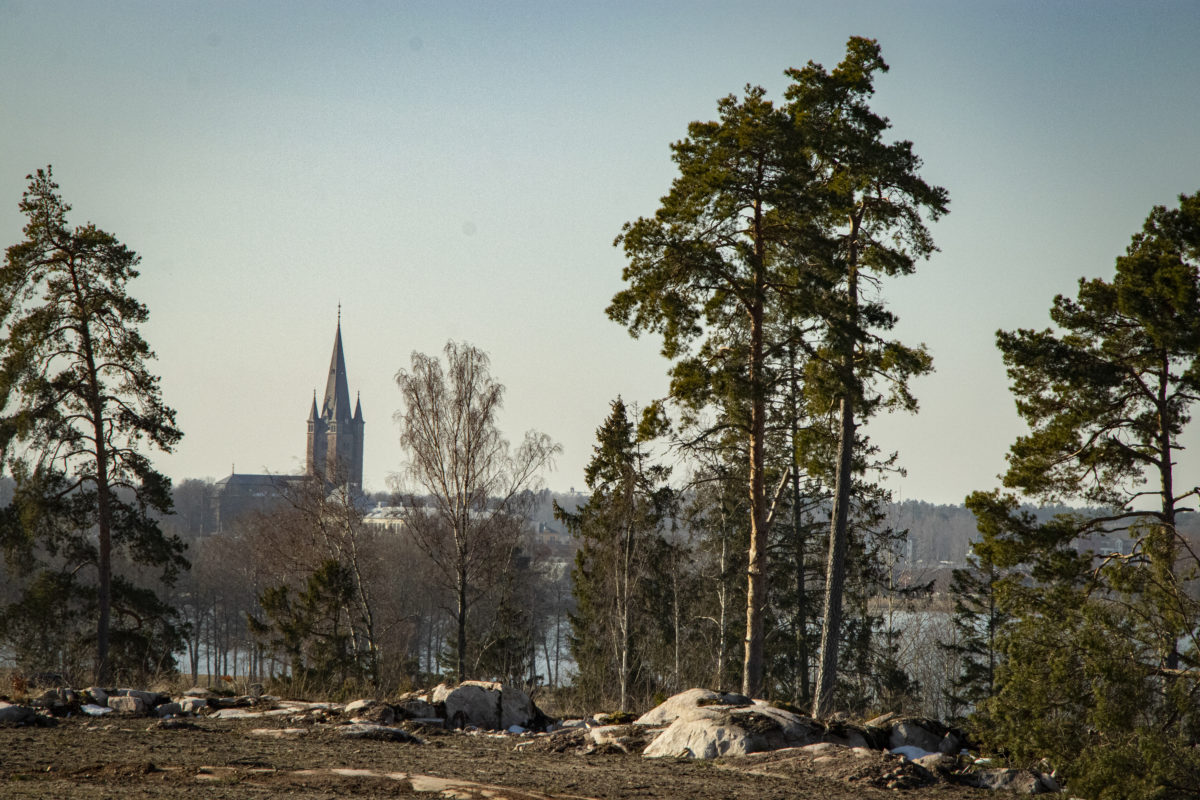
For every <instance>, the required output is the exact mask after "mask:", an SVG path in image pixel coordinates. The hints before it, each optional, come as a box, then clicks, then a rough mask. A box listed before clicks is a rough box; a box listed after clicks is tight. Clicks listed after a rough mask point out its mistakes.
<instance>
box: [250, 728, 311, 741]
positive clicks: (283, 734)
mask: <svg viewBox="0 0 1200 800" xmlns="http://www.w3.org/2000/svg"><path fill="white" fill-rule="evenodd" d="M308 731H309V729H308V728H253V729H251V730H248V731H246V734H247V735H249V736H262V737H265V738H268V739H297V738H299V737H301V736H304V735H305V734H307V733H308Z"/></svg>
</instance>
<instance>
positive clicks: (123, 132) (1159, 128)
mask: <svg viewBox="0 0 1200 800" xmlns="http://www.w3.org/2000/svg"><path fill="white" fill-rule="evenodd" d="M855 35H857V36H868V37H872V38H876V39H878V40H879V43H880V45H881V47H882V51H883V56H884V59H885V60H886V61H887V62H888V64H889V65H890V67H891V70H890V72H889V73H888V74H886V75H882V76H880V77H879V78H878V79H877V81H876V95H875V98H874V100H873V102H872V107H873V108H874V109H875V110H876V111H877V112H879V113H882V114H884V115H886V116H887V117H888V118H889V119H890V120H891V122H892V125H893V127H892V130H891V131H890V132H889V136H890V138H894V139H908V140H911V141H912V142H913V143H914V149H915V151H916V152H917V153H918V154H919V155H920V156H921V157H922V158H923V160H924V166H923V168H922V173H921V174H922V176H923V177H924V178H925V179H926V180H927V181H929V182H931V183H934V184H937V185H941V186H944V187H945V188H946V189H947V190H948V191H949V193H950V198H951V201H950V209H951V213H950V214H949V215H948V216H946V217H945V218H943V219H942V220H941V221H939V222H938V223H936V224H935V225H934V226H933V227H932V231H933V235H934V238H935V240H936V242H937V244H938V246H939V247H940V252H938V253H936V254H935V255H934V256H933V257H932V258H930V259H929V260H928V261H927V262H923V263H921V264H919V265H918V269H917V272H916V274H915V275H912V276H909V277H906V278H903V279H901V280H897V281H895V282H893V283H889V284H888V285H886V286H884V287H883V292H884V294H885V296H886V297H887V299H888V302H889V304H890V308H891V309H892V310H893V311H894V312H895V313H896V314H897V315H898V316H899V317H900V324H899V326H898V327H897V329H896V336H897V338H899V339H901V340H902V341H905V342H906V343H910V344H915V343H922V342H923V343H924V344H925V345H926V346H927V347H928V348H929V350H930V352H931V353H932V355H933V357H934V365H935V369H936V372H935V373H934V374H932V375H930V376H927V377H923V378H921V379H919V380H917V381H916V382H915V383H914V384H913V390H914V392H915V393H916V395H917V397H918V399H919V400H920V403H921V409H920V412H919V413H918V414H916V415H912V416H910V415H902V414H901V415H894V416H887V417H882V418H878V419H876V420H873V421H872V422H871V423H870V425H869V427H868V433H869V434H870V435H871V436H872V438H873V440H874V441H875V442H876V443H877V444H879V445H880V446H881V447H883V448H884V449H885V450H888V451H892V450H895V451H898V452H899V453H900V463H901V464H902V465H903V466H904V467H905V468H906V470H907V474H906V476H904V477H899V476H893V478H891V479H890V480H889V485H890V486H891V487H892V488H893V489H894V491H895V493H896V495H897V496H898V497H899V498H901V499H905V500H908V499H917V500H925V501H928V502H933V503H958V502H961V500H962V499H963V497H964V496H965V495H966V494H967V493H969V492H970V491H972V490H975V489H981V488H991V487H993V486H995V485H997V478H996V476H997V474H998V473H1000V472H1002V471H1003V470H1004V454H1005V452H1006V451H1007V449H1008V447H1009V445H1010V444H1011V443H1012V441H1013V439H1014V438H1015V437H1016V436H1017V435H1019V434H1020V433H1021V432H1022V430H1023V428H1022V425H1021V423H1020V420H1019V419H1018V417H1017V415H1016V412H1015V409H1014V406H1013V401H1012V397H1011V395H1010V394H1009V392H1008V388H1007V382H1006V378H1005V375H1004V368H1003V364H1002V362H1001V360H1000V357H999V354H998V352H997V351H996V349H995V345H994V337H995V332H996V330H997V329H1000V328H1004V329H1013V328H1018V327H1043V326H1045V325H1046V324H1048V315H1047V312H1048V309H1049V308H1050V304H1051V302H1052V300H1053V298H1054V296H1055V295H1056V294H1060V293H1065V294H1072V293H1073V292H1074V291H1075V288H1076V283H1077V281H1078V279H1079V278H1081V277H1111V275H1112V272H1113V265H1114V259H1115V258H1116V257H1117V256H1118V255H1120V254H1121V253H1123V252H1124V249H1125V247H1126V246H1127V245H1128V243H1129V238H1130V236H1131V235H1132V234H1134V233H1135V232H1136V231H1137V230H1138V229H1139V228H1140V227H1141V224H1142V222H1143V220H1144V219H1145V217H1146V215H1147V214H1148V213H1149V211H1150V209H1151V208H1152V207H1153V206H1154V205H1159V204H1161V205H1172V204H1174V203H1175V202H1176V199H1177V197H1178V195H1179V194H1181V193H1188V194H1191V193H1194V192H1196V191H1197V190H1200V136H1198V135H1197V133H1198V131H1200V47H1198V46H1197V42H1200V3H1196V2H1192V1H1191V0H1188V1H1187V2H1155V0H1147V2H1139V3H1105V2H1058V3H1046V2H1043V1H1042V0H1029V1H1028V2H1026V1H1024V0H1005V1H1004V2H962V0H947V1H946V2H923V1H921V0H911V2H890V1H889V2H853V1H851V2H837V3H834V2H822V3H818V2H800V1H798V0H789V1H787V2H753V1H751V2H739V3H736V4H735V3H728V2H720V3H717V2H699V3H674V2H637V3H626V2H607V3H564V2H508V3H499V2H474V3H466V2H355V1H354V0H347V1H346V2H339V3H328V2H267V1H265V0H262V1H257V2H250V1H249V0H247V1H246V2H203V3H199V2H176V1H174V0H163V1H157V2H151V1H150V0H146V1H145V2H136V1H132V0H131V1H129V2H104V0H91V1H89V2H78V1H76V2H54V1H53V0H0V76H2V77H0V245H4V246H7V245H8V244H12V243H16V242H17V241H19V240H20V239H21V228H22V225H23V219H22V217H21V215H20V214H19V213H18V210H17V203H18V201H19V199H20V195H21V192H22V190H23V189H24V187H25V184H26V181H25V176H26V175H27V174H28V173H30V172H32V171H33V170H35V169H37V168H38V167H42V166H45V165H47V164H53V167H54V175H55V178H56V180H57V181H58V183H59V184H60V185H61V191H62V194H63V196H64V198H65V199H66V201H67V202H68V203H70V204H71V205H72V206H73V212H72V215H71V218H70V219H71V221H72V222H73V223H77V224H81V223H84V222H87V221H91V222H94V223H96V224H97V225H98V226H99V227H101V228H103V229H105V230H107V231H109V232H111V233H113V234H115V235H116V236H117V237H118V238H119V239H120V240H121V241H122V242H123V243H125V244H126V245H128V246H129V247H131V248H132V249H134V250H135V251H137V252H138V253H139V254H140V255H141V258H142V263H141V266H140V270H141V275H140V277H139V278H138V279H137V280H136V281H134V282H133V283H132V284H131V286H130V291H131V293H132V294H133V295H134V296H135V297H137V298H138V299H139V300H141V301H142V302H144V303H145V304H146V305H147V306H148V307H149V308H150V320H149V322H148V323H147V324H146V325H145V326H144V328H143V334H144V336H145V338H146V339H147V340H148V341H149V343H150V345H151V347H152V348H153V349H154V350H155V351H156V353H157V360H156V361H155V362H154V364H153V369H155V370H156V371H157V372H158V374H159V375H160V376H161V378H162V392H163V396H164V399H165V400H166V402H167V403H168V405H170V406H172V407H173V408H175V409H176V412H177V421H178V424H179V426H180V428H181V429H182V430H183V431H184V434H185V435H184V439H183V440H182V442H181V443H180V444H179V445H178V447H177V448H176V450H175V452H173V453H171V454H158V455H155V456H154V463H155V464H156V465H157V466H158V467H159V469H160V470H162V471H164V472H166V473H167V474H168V475H170V476H171V477H172V478H174V479H175V480H177V481H178V480H181V479H184V478H204V477H209V478H221V477H224V476H225V475H227V474H229V472H230V471H231V469H236V470H237V471H239V472H260V471H271V472H276V473H293V472H297V471H301V470H303V467H304V445H305V431H306V421H305V420H306V417H307V413H308V410H309V407H310V403H311V400H312V394H313V391H314V390H322V391H323V387H324V383H325V375H326V370H327V369H328V364H329V357H330V351H331V347H332V343H333V336H334V331H335V327H336V325H337V318H338V308H339V304H340V308H341V324H342V335H343V341H344V344H345V353H346V362H347V370H348V373H349V378H350V389H351V392H358V393H360V394H361V401H362V407H363V413H364V416H365V418H366V447H365V450H366V455H365V467H364V482H365V484H366V488H368V489H370V490H383V489H386V488H387V487H388V480H389V476H391V475H394V474H395V473H397V472H398V471H399V470H400V469H401V468H402V466H403V463H404V454H403V453H402V451H401V449H400V447H399V444H398V432H397V431H398V429H397V427H396V424H395V423H394V421H393V418H392V417H393V414H394V413H395V412H396V410H397V409H398V408H399V405H400V400H399V393H398V391H397V389H396V386H395V381H394V376H395V373H396V371H397V370H399V369H401V368H405V367H407V366H408V365H409V364H410V356H411V354H412V352H413V351H419V352H423V353H434V352H439V351H440V350H441V348H442V347H443V345H444V344H445V342H446V341H447V340H448V339H454V340H457V341H467V342H470V343H472V344H474V345H476V346H478V347H480V348H482V349H484V350H486V351H487V352H488V353H490V355H491V359H492V361H491V364H492V372H493V374H494V375H495V376H496V377H497V378H498V379H499V380H500V381H501V382H502V383H503V384H504V385H505V386H506V387H507V392H506V396H505V408H504V411H503V413H502V415H501V417H500V425H501V427H502V428H503V429H504V431H505V432H506V434H507V435H508V436H509V438H510V439H511V440H513V441H514V442H515V441H518V440H519V439H520V438H521V436H522V435H523V433H524V432H525V431H526V430H529V429H536V430H539V431H543V432H545V433H547V434H549V435H550V436H551V437H553V438H554V439H555V440H557V441H558V442H560V443H561V444H562V446H563V452H562V455H561V457H560V458H559V459H558V463H557V469H556V470H555V471H553V472H550V473H548V474H546V475H545V478H544V480H545V484H546V485H547V486H549V487H551V488H553V489H556V490H567V489H570V488H576V489H582V488H583V468H584V465H585V464H586V463H587V461H588V459H589V457H590V455H591V451H592V444H593V442H594V440H595V431H596V428H597V427H598V426H599V425H600V424H601V422H602V421H603V419H604V417H605V416H606V414H607V412H608V406H609V402H610V401H611V400H612V399H613V398H615V397H616V396H617V395H621V396H622V397H623V398H624V399H625V400H626V401H627V402H631V403H639V404H644V403H646V402H648V401H650V400H652V399H654V398H657V397H661V396H663V395H664V394H665V392H666V385H667V379H666V370H667V367H668V364H667V362H666V361H665V360H664V359H663V358H662V357H661V355H660V354H659V352H658V351H659V345H660V342H659V341H658V340H656V339H655V338H654V337H643V338H641V339H633V338H631V337H630V336H629V334H628V333H627V332H626V330H625V329H624V328H622V327H621V326H619V325H617V324H616V323H614V322H612V321H610V320H609V319H608V318H607V317H606V315H605V312H604V309H605V307H606V306H607V305H608V303H609V301H610V300H611V298H612V296H613V294H614V293H616V292H617V291H619V290H620V289H621V288H623V284H622V281H621V269H622V267H623V266H624V260H623V256H622V253H621V251H620V250H618V249H616V248H614V247H613V246H612V241H613V238H614V237H615V236H616V235H617V233H619V231H620V228H621V225H622V224H623V223H624V222H626V221H629V220H633V219H636V218H637V217H639V216H643V215H650V214H652V213H653V212H654V210H655V209H656V208H657V206H658V201H659V198H660V197H661V196H662V195H664V194H665V193H666V192H667V191H668V189H669V187H670V182H671V180H672V178H673V177H674V175H675V171H674V167H673V164H672V162H671V160H670V149H669V145H670V143H671V142H673V141H676V140H678V139H680V138H682V137H683V136H684V134H685V132H686V126H687V124H688V122H690V121H692V120H707V119H712V118H714V117H715V109H716V102H717V100H718V98H721V97H723V96H725V95H728V94H731V93H739V92H741V91H742V90H743V88H744V87H745V86H746V85H747V84H754V85H761V86H763V87H765V88H766V89H767V91H768V93H769V94H770V95H771V96H772V97H774V98H777V99H778V98H780V97H781V95H782V92H783V90H784V88H785V87H786V85H787V81H786V79H785V78H784V76H783V71H784V70H785V69H786V68H788V67H792V66H803V65H804V64H805V63H806V62H808V61H810V60H813V61H816V62H818V63H822V64H824V65H825V66H827V67H830V68H832V67H833V66H835V65H836V64H837V62H838V61H840V60H841V58H842V56H843V54H844V52H845V43H846V40H847V39H848V38H849V37H850V36H855ZM1191 441H1195V442H1196V449H1197V450H1200V439H1197V437H1192V439H1191ZM1185 466H1188V464H1185ZM1189 480H1195V481H1196V482H1197V483H1200V479H1197V478H1193V477H1191V475H1188V476H1186V477H1184V478H1183V481H1184V482H1185V483H1186V482H1187V481H1189ZM1188 485H1191V484H1190V483H1189V484H1188Z"/></svg>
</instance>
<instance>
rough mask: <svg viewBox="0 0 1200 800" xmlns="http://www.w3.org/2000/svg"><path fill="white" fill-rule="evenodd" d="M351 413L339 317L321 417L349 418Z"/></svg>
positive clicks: (332, 418) (331, 418) (333, 418)
mask: <svg viewBox="0 0 1200 800" xmlns="http://www.w3.org/2000/svg"><path fill="white" fill-rule="evenodd" d="M339 317H340V314H339ZM350 415H351V411H350V383H349V381H348V380H347V379H346V357H345V355H343V354H342V321H341V319H340V318H339V319H338V326H337V335H336V336H335V337H334V340H333V356H332V357H331V358H330V359H329V379H328V380H327V381H326V382H325V402H324V403H322V404H321V417H322V418H323V419H330V420H348V419H350Z"/></svg>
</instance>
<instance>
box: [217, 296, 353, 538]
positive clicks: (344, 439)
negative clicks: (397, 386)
mask: <svg viewBox="0 0 1200 800" xmlns="http://www.w3.org/2000/svg"><path fill="white" fill-rule="evenodd" d="M364 426H365V423H364V420H363V414H362V403H361V402H360V401H359V400H358V398H355V403H354V410H353V412H351V410H350V382H349V380H348V378H347V377H346V356H345V353H344V352H343V350H342V318H341V312H340V311H339V312H338V324H337V332H336V333H335V335H334V338H333V355H332V357H331V358H330V359H329V375H328V377H327V378H326V380H325V397H324V399H323V400H322V401H321V404H320V406H318V405H317V394H316V391H315V390H314V391H313V400H312V407H311V409H310V410H309V412H308V443H307V447H306V448H305V469H304V474H303V475H269V474H267V475H251V474H247V473H239V472H234V473H232V474H230V475H229V476H228V477H226V478H222V479H221V480H219V481H217V482H216V484H214V486H213V489H214V491H213V523H214V525H215V528H216V530H218V531H220V530H224V529H226V528H228V527H229V526H230V525H231V524H232V523H233V521H234V520H235V519H236V518H237V517H239V516H241V515H242V514H246V513H248V512H251V511H270V510H271V509H273V508H276V507H277V506H278V505H279V503H280V502H281V501H282V500H283V498H284V497H285V496H286V493H287V491H288V489H289V487H293V488H296V487H298V485H299V484H301V483H303V482H304V481H306V480H310V479H312V478H315V477H320V478H323V479H324V480H325V482H326V483H327V484H328V485H330V486H334V485H345V484H349V486H350V490H351V492H353V493H355V494H361V492H362V476H363V428H364Z"/></svg>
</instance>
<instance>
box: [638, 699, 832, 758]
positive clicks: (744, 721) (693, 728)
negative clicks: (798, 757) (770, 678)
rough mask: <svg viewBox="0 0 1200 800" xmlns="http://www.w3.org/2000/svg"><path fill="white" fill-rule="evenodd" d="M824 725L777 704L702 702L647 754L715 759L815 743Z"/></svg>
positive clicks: (647, 755)
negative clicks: (716, 704)
mask: <svg viewBox="0 0 1200 800" xmlns="http://www.w3.org/2000/svg"><path fill="white" fill-rule="evenodd" d="M822 732H823V729H822V728H821V727H820V726H819V725H817V724H816V723H814V722H813V721H812V720H810V719H807V718H805V717H801V716H798V715H796V714H793V713H791V712H789V711H784V710H783V709H780V708H774V707H773V706H751V707H749V708H736V707H735V708H730V707H727V706H725V707H723V706H701V707H699V708H693V709H692V710H691V711H689V712H687V713H686V714H683V715H681V716H679V717H677V718H676V719H675V721H674V722H672V723H671V725H670V726H669V727H668V728H667V729H666V730H664V731H663V732H662V733H660V734H659V735H658V736H657V737H656V738H655V739H654V741H653V742H651V743H650V745H649V746H648V747H647V748H646V750H645V752H644V753H643V755H645V756H646V757H647V758H670V757H676V756H687V757H691V758H697V759H711V758H718V757H720V756H727V755H728V756H740V755H748V754H750V753H757V752H761V751H764V750H777V749H780V748H783V747H798V746H801V745H806V744H812V743H813V742H814V741H815V740H816V739H818V738H819V737H820V735H821V733H822Z"/></svg>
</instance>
